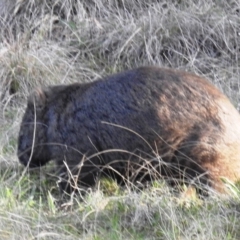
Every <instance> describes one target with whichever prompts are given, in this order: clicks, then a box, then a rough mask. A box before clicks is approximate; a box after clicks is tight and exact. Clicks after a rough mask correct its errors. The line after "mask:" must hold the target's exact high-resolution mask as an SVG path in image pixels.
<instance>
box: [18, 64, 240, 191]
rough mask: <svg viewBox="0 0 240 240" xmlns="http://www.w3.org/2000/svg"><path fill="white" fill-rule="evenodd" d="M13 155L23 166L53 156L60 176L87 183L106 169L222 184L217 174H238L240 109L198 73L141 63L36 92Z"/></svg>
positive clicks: (133, 176)
mask: <svg viewBox="0 0 240 240" xmlns="http://www.w3.org/2000/svg"><path fill="white" fill-rule="evenodd" d="M18 157H19V160H20V162H21V163H23V164H24V165H26V166H29V167H36V166H42V165H44V164H46V163H47V162H49V161H50V160H54V161H56V162H57V164H58V166H59V169H60V175H61V176H65V178H66V176H67V172H68V170H70V172H71V174H72V175H74V176H77V178H78V182H80V183H81V184H83V185H87V186H89V185H93V184H94V183H95V181H96V179H97V177H98V176H99V175H104V174H108V175H110V176H112V177H115V178H117V179H118V178H119V177H121V178H123V179H127V180H130V181H133V180H134V181H135V180H139V179H140V180H142V179H155V178H158V177H165V178H166V179H169V180H172V181H177V182H179V181H182V180H183V181H190V182H194V183H195V182H196V183H198V184H202V183H203V184H204V185H210V186H212V187H213V188H215V189H216V190H218V191H224V186H223V184H222V181H221V177H226V178H228V179H229V180H231V181H233V182H235V181H237V180H238V179H239V178H240V116H239V113H238V112H237V110H236V109H235V108H234V107H233V105H232V104H231V103H230V101H229V100H228V99H227V97H226V96H224V95H223V94H222V93H221V92H220V91H219V90H218V89H217V88H216V87H214V86H213V85H212V84H211V83H209V82H208V81H207V80H205V79H203V78H201V77H198V76H196V75H194V74H190V73H186V72H181V71H176V70H171V69H164V68H158V67H141V68H137V69H134V70H130V71H126V72H122V73H119V74H116V75H112V76H109V77H107V78H104V79H99V80H97V81H95V82H91V83H84V84H82V83H75V84H71V85H60V86H51V87H48V88H45V89H38V90H36V91H34V93H33V94H32V95H31V96H30V97H29V99H28V104H27V108H26V112H25V115H24V117H23V120H22V123H21V128H20V133H19V140H18ZM66 182H67V179H66ZM62 187H63V188H65V182H64V181H63V185H62Z"/></svg>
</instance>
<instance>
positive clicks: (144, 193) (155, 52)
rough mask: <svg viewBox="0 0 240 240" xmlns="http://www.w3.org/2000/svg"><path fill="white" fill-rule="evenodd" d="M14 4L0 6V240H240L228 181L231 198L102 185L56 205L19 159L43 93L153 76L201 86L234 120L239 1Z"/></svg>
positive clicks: (44, 173) (237, 198)
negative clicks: (177, 72) (23, 134)
mask: <svg viewBox="0 0 240 240" xmlns="http://www.w3.org/2000/svg"><path fill="white" fill-rule="evenodd" d="M15 2H16V1H3V0H0V79H1V80H0V239H3V240H5V239H8V240H9V239H10V240H15V239H16V240H19V239H41V240H42V239H46V240H49V239H64V240H65V239H67V240H68V239H89V240H90V239H94V240H100V239H101V240H102V239H104V240H105V239H106V240H107V239H114V240H115V239H160V240H161V239H163V240H165V239H169V240H172V239H176V240H187V239H200V240H201V239H202V240H206V239H209V240H212V239H216V240H218V239H226V240H233V239H235V240H238V239H240V227H239V220H240V209H239V206H240V192H239V191H240V190H239V189H240V188H239V184H236V185H233V184H232V183H230V182H228V181H227V180H226V179H223V180H224V181H225V183H226V184H227V186H228V188H229V189H230V192H231V196H228V197H225V196H219V195H218V194H216V193H211V194H210V196H209V197H207V198H205V199H200V198H199V196H198V195H197V194H196V193H195V192H194V191H192V190H189V189H186V188H184V186H183V188H182V189H180V190H179V189H178V190H176V189H173V188H170V187H169V186H167V184H166V183H165V182H163V181H156V182H153V183H151V184H150V185H149V186H148V187H146V188H144V189H141V190H140V189H138V188H135V189H134V188H129V187H122V186H118V185H117V184H116V182H114V181H112V180H109V179H102V180H101V181H100V182H99V184H97V186H95V187H94V188H92V189H89V190H88V191H87V192H86V194H85V195H84V196H79V195H77V196H72V197H70V198H62V196H61V195H60V194H59V191H58V188H57V183H56V182H57V180H58V179H57V177H56V176H54V172H55V171H54V164H52V165H51V164H50V165H48V166H46V167H44V168H43V169H41V171H40V170H39V169H36V170H31V171H26V170H24V168H23V167H21V166H19V164H18V161H17V157H16V146H17V136H18V129H19V125H20V121H21V117H22V114H23V112H24V108H25V106H26V98H27V96H28V95H29V93H30V92H31V91H32V90H33V89H34V88H35V87H39V86H46V85H51V84H60V83H61V84H68V83H72V82H76V81H78V82H88V81H93V80H95V79H97V78H99V77H103V76H106V75H107V74H111V73H115V72H119V71H121V70H123V69H129V68H133V67H137V66H142V65H159V66H164V67H174V68H178V69H183V70H188V71H190V72H195V73H198V74H199V75H201V76H205V77H207V78H209V79H210V80H211V81H212V82H213V83H214V84H215V85H216V86H218V87H219V88H220V89H221V90H222V91H223V92H224V93H225V94H226V95H227V96H228V97H229V98H230V99H231V101H232V102H233V104H234V105H235V106H236V107H237V108H239V103H240V97H239V69H240V58H239V51H240V44H239V29H240V20H239V19H240V18H239V10H240V4H239V1H238V0H233V1H220V0H216V1H215V0H206V1H204V2H203V1H192V0H186V1H175V0H171V1H165V2H164V1H152V0H143V1H140V0H128V1H121V0H120V1H117V0H114V1H108V4H107V3H106V1H104V0H92V1H88V0H82V1H72V0H66V1H42V0H41V1H40V0H34V1H32V0H31V1H30V0H26V1H17V2H18V5H14V3H15Z"/></svg>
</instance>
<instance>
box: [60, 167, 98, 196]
mask: <svg viewBox="0 0 240 240" xmlns="http://www.w3.org/2000/svg"><path fill="white" fill-rule="evenodd" d="M99 172H100V170H99V168H97V167H95V166H92V165H91V166H84V165H83V166H80V167H76V166H75V167H73V168H71V167H70V166H67V165H66V164H63V165H62V166H61V167H60V168H59V174H58V176H59V181H58V186H59V188H60V191H61V192H63V193H64V192H66V193H69V194H70V193H72V192H76V191H78V190H81V188H83V189H86V188H89V187H92V186H94V185H95V184H96V181H97V179H98V176H99Z"/></svg>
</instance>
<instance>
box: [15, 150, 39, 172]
mask: <svg viewBox="0 0 240 240" xmlns="http://www.w3.org/2000/svg"><path fill="white" fill-rule="evenodd" d="M18 159H19V161H20V162H21V163H22V164H23V165H24V166H29V167H31V168H33V167H39V166H40V165H38V164H36V163H39V162H36V163H32V162H31V150H30V151H24V152H19V153H18Z"/></svg>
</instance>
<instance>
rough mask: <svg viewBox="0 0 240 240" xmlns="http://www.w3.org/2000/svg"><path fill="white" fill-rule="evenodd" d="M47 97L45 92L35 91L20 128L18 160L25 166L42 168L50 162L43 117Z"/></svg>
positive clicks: (29, 99) (30, 98)
mask: <svg viewBox="0 0 240 240" xmlns="http://www.w3.org/2000/svg"><path fill="white" fill-rule="evenodd" d="M45 105H46V96H45V93H44V91H43V90H41V89H37V90H35V91H34V92H33V93H32V94H31V95H30V96H29V98H28V104H27V108H26V111H25V114H24V116H23V119H22V123H21V126H20V132H19V137H18V158H19V161H20V162H21V163H22V164H24V165H25V166H29V167H37V166H42V165H44V164H45V163H47V162H48V161H49V160H50V156H49V152H48V147H47V141H46V130H47V126H46V125H45V124H44V122H43V115H44V111H45Z"/></svg>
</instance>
